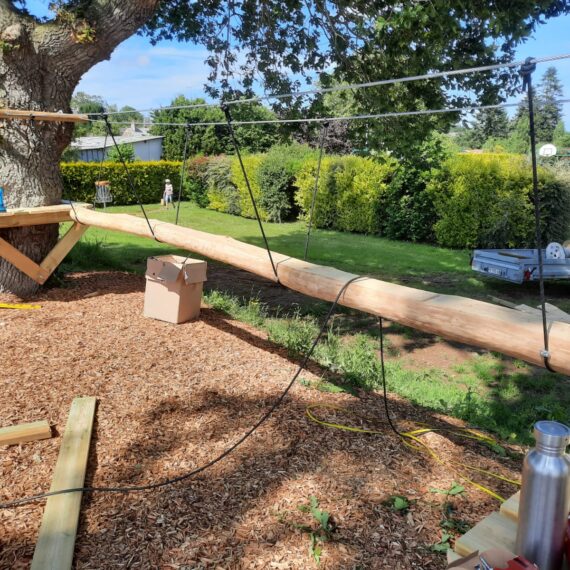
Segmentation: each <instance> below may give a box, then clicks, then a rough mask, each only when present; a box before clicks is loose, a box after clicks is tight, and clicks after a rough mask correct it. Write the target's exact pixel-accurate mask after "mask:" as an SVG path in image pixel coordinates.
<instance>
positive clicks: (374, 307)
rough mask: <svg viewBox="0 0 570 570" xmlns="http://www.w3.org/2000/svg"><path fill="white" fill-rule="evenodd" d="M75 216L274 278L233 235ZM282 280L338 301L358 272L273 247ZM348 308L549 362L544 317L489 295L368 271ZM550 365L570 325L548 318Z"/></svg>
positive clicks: (569, 352) (91, 214)
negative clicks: (402, 281)
mask: <svg viewBox="0 0 570 570" xmlns="http://www.w3.org/2000/svg"><path fill="white" fill-rule="evenodd" d="M76 212H77V214H76V213H74V212H70V216H71V217H72V218H73V219H74V220H76V221H77V222H80V223H82V224H86V225H90V226H95V227H99V228H103V229H107V230H118V231H123V232H127V233H130V234H134V235H138V236H142V237H148V238H153V237H156V238H157V239H158V240H159V241H161V242H163V243H168V244H171V245H173V246H175V247H179V248H182V249H186V250H188V251H192V252H195V253H198V254H200V255H203V256H205V257H209V258H211V259H215V260H217V261H221V262H223V263H227V264H229V265H233V266H235V267H239V268H241V269H245V270H246V271H250V272H251V273H255V274H256V275H260V276H262V277H266V278H267V279H272V280H275V276H274V274H273V270H272V267H271V264H270V262H269V259H268V256H267V252H266V251H265V250H264V249H263V248H260V247H257V246H253V245H249V244H245V243H242V242H239V241H237V240H234V239H232V238H229V237H224V236H218V235H213V234H209V233H206V232H201V231H198V230H193V229H191V228H183V227H180V226H175V225H174V224H169V223H166V222H160V221H158V220H150V224H151V226H152V228H153V230H154V234H155V235H154V236H153V235H152V234H151V232H150V230H149V228H148V225H147V223H146V221H145V220H144V219H142V218H137V217H135V216H130V215H127V214H107V213H102V212H95V211H92V210H87V209H83V208H76ZM273 259H274V261H275V263H276V265H277V270H278V275H279V281H280V283H281V284H282V285H284V286H285V287H288V288H289V289H293V290H294V291H299V292H300V293H303V294H305V295H309V296H311V297H315V298H317V299H322V300H324V301H333V300H334V299H335V298H336V296H337V294H338V292H339V291H340V290H341V288H342V287H343V285H344V284H345V283H347V282H348V281H349V280H350V279H353V278H355V277H357V276H356V275H354V274H352V273H346V272H344V271H339V270H338V269H334V268H331V267H324V266H321V265H315V264H313V263H308V262H306V261H301V260H299V259H295V258H293V257H288V256H285V255H281V254H279V253H273ZM339 303H340V304H341V305H344V306H345V307H351V308H353V309H359V310H361V311H364V312H366V313H370V314H373V315H379V316H383V317H385V318H387V319H390V320H392V321H396V322H398V323H401V324H403V325H406V326H410V327H412V328H415V329H419V330H422V331H426V332H430V333H434V334H437V335H440V336H442V337H444V338H447V339H451V340H455V341H459V342H463V343H465V344H470V345H473V346H480V347H483V348H486V349H488V350H494V351H497V352H501V353H503V354H507V355H509V356H512V357H514V358H520V359H521V360H525V361H527V362H531V363H533V364H536V365H538V366H544V362H543V359H542V357H541V356H540V351H541V350H542V349H543V348H544V342H543V335H542V322H541V319H539V318H537V317H535V316H534V315H526V314H524V313H521V312H520V311H515V310H512V309H509V308H505V307H499V306H497V305H491V304H490V303H485V302H483V301H475V300H473V299H467V298H464V297H458V296H455V295H439V294H437V293H430V292H429V291H421V290H419V289H413V288H411V287H404V286H402V285H395V284H393V283H386V282H384V281H379V280H378V279H372V278H370V277H362V278H361V279H359V280H358V281H356V282H354V283H352V284H351V285H350V286H349V287H348V288H347V290H346V291H345V292H344V294H343V295H342V296H341V298H340V300H339ZM549 339H550V352H551V359H550V364H551V366H552V367H553V368H554V369H555V370H557V371H559V372H562V373H564V374H570V325H568V324H565V323H561V322H556V321H554V322H552V321H551V322H550V323H549Z"/></svg>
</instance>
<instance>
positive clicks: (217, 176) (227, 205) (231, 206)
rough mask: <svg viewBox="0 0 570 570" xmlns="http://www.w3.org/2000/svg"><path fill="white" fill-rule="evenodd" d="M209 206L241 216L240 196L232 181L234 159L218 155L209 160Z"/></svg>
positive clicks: (207, 193)
mask: <svg viewBox="0 0 570 570" xmlns="http://www.w3.org/2000/svg"><path fill="white" fill-rule="evenodd" d="M205 178H206V187H207V190H206V196H207V198H208V208H210V209H211V210H217V211H218V212H226V213H227V214H234V215H237V216H239V215H240V214H241V206H240V196H239V192H238V190H237V188H236V186H235V185H234V184H233V182H232V159H231V158H229V157H227V156H223V155H222V156H217V157H215V158H211V159H210V160H209V161H208V164H207V166H206V172H205Z"/></svg>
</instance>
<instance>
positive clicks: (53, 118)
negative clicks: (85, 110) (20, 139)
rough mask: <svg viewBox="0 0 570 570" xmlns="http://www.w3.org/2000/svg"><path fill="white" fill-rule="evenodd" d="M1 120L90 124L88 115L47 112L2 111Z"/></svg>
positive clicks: (0, 112)
mask: <svg viewBox="0 0 570 570" xmlns="http://www.w3.org/2000/svg"><path fill="white" fill-rule="evenodd" d="M0 119H3V120H4V121H32V120H33V121H49V122H56V123H88V122H89V117H88V116H87V115H75V114H70V113H53V112H46V111H24V110H21V109H0Z"/></svg>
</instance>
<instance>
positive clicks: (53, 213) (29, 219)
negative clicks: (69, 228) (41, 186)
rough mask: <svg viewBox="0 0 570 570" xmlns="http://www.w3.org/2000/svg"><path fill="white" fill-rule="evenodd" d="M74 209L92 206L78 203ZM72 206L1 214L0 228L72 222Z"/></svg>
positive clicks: (19, 210)
mask: <svg viewBox="0 0 570 570" xmlns="http://www.w3.org/2000/svg"><path fill="white" fill-rule="evenodd" d="M73 205H74V207H76V208H78V207H82V208H92V207H93V205H92V204H84V203H83V202H78V203H77V204H76V203H74V204H73ZM70 211H71V205H70V204H57V205H55V206H42V207H39V208H13V209H9V210H8V211H7V212H2V213H0V228H19V227H24V226H39V225H41V224H59V223H60V222H71V221H73V220H72V219H71V216H70V214H69V212H70Z"/></svg>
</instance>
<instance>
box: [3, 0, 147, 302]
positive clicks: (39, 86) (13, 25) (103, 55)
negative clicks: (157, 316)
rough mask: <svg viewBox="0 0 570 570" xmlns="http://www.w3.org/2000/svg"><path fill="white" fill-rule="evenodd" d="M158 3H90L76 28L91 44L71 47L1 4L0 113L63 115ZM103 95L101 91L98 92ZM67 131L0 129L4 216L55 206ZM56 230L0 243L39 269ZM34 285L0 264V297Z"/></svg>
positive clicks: (23, 232) (28, 291)
mask: <svg viewBox="0 0 570 570" xmlns="http://www.w3.org/2000/svg"><path fill="white" fill-rule="evenodd" d="M157 4H158V0H136V1H133V0H131V1H129V2H124V1H119V0H115V1H110V0H99V1H96V0H94V1H92V2H90V3H89V7H88V9H87V12H86V15H85V19H82V20H81V22H79V23H78V25H79V24H81V26H83V25H89V26H90V27H91V28H92V29H93V30H94V39H93V40H92V41H84V40H81V39H78V36H77V34H76V30H75V29H74V23H73V22H71V23H70V21H69V20H65V19H62V18H60V17H58V18H56V19H55V20H54V21H50V22H47V23H40V22H38V21H37V20H35V19H34V18H31V17H29V16H26V15H24V14H23V13H21V12H20V11H18V10H17V9H15V8H14V7H13V3H12V2H10V1H9V0H0V107H7V108H12V109H23V110H32V111H33V110H37V111H56V112H57V111H63V112H70V102H71V97H72V95H73V91H74V89H75V87H76V86H77V84H78V82H79V80H80V79H81V77H82V75H83V74H84V73H85V72H86V71H88V70H89V69H90V68H91V67H92V66H93V65H95V64H96V63H98V62H99V61H102V60H104V59H108V58H109V57H110V55H111V53H112V51H113V50H114V48H115V47H116V46H117V45H118V44H120V43H121V42H122V41H123V40H125V39H126V38H128V37H129V36H131V35H132V34H133V33H134V32H135V31H136V30H137V29H138V28H139V27H140V26H141V25H142V24H144V22H145V21H147V20H148V18H150V16H151V15H152V13H153V11H154V10H155V8H156V5H157ZM102 87H104V86H102ZM72 135H73V126H72V125H71V124H69V123H48V122H41V121H6V122H3V123H2V122H0V187H2V188H3V189H4V199H5V203H6V206H7V207H8V208H20V207H27V208H28V207H36V206H49V205H52V204H57V203H58V202H59V201H60V200H61V199H62V189H63V187H62V182H61V176H60V171H59V161H60V158H61V154H62V152H63V150H64V149H65V148H66V147H67V145H68V144H69V143H70V142H71V138H72ZM57 234H58V226H57V225H53V224H52V225H46V226H35V227H31V228H15V229H11V230H2V231H0V237H2V238H4V239H5V240H7V241H8V242H10V243H11V244H12V245H13V246H14V247H16V248H18V249H19V250H20V251H22V253H24V254H25V255H27V256H28V257H30V259H32V260H33V261H35V262H37V263H39V262H41V261H42V259H43V258H44V257H45V255H46V254H47V253H48V252H49V251H50V250H51V248H52V247H53V246H54V244H55V242H56V240H57ZM37 289H38V285H37V283H35V282H34V281H32V280H31V279H29V278H28V277H27V276H26V275H24V274H23V273H21V272H20V271H18V270H17V269H16V268H15V267H13V266H12V265H11V264H9V263H8V262H6V261H4V260H2V259H0V292H12V293H15V294H17V295H19V296H21V297H29V296H31V295H33V294H34V293H35V292H36V291H37Z"/></svg>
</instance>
